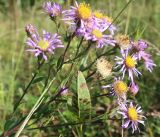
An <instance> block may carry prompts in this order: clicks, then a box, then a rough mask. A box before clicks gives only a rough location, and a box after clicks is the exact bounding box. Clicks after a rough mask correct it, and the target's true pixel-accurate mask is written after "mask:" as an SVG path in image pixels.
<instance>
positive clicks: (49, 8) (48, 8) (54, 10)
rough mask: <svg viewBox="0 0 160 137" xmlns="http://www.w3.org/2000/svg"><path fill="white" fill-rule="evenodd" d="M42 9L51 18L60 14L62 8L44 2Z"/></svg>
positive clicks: (56, 4)
mask: <svg viewBox="0 0 160 137" xmlns="http://www.w3.org/2000/svg"><path fill="white" fill-rule="evenodd" d="M43 9H44V11H45V12H46V13H47V14H48V15H49V16H50V17H51V18H54V17H57V16H59V15H60V14H61V13H62V7H61V6H60V5H59V4H58V3H52V2H45V3H44V4H43Z"/></svg>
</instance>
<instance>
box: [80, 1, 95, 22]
mask: <svg viewBox="0 0 160 137" xmlns="http://www.w3.org/2000/svg"><path fill="white" fill-rule="evenodd" d="M91 15H92V11H91V8H90V6H89V5H88V4H86V3H81V4H80V5H79V6H78V16H79V18H81V19H84V20H86V19H88V18H89V17H91Z"/></svg>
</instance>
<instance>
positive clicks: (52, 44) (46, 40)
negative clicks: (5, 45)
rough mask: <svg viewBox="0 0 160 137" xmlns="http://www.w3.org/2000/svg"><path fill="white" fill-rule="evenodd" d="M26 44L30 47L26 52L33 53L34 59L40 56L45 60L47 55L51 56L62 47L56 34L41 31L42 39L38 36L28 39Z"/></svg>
mask: <svg viewBox="0 0 160 137" xmlns="http://www.w3.org/2000/svg"><path fill="white" fill-rule="evenodd" d="M26 44H27V45H28V46H30V47H31V48H30V49H28V50H27V51H30V52H33V53H34V54H35V56H36V57H37V56H39V55H42V56H43V58H44V59H45V60H47V53H51V54H53V53H54V50H55V49H56V48H61V47H63V45H62V42H61V40H60V36H59V35H58V34H51V33H49V32H46V31H43V35H42V37H41V36H39V34H38V35H36V34H35V35H34V37H29V38H28V39H27V42H26Z"/></svg>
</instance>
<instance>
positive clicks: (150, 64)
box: [141, 51, 156, 72]
mask: <svg viewBox="0 0 160 137" xmlns="http://www.w3.org/2000/svg"><path fill="white" fill-rule="evenodd" d="M141 54H142V51H141ZM142 59H143V61H144V65H145V67H146V69H147V70H149V71H150V72H152V70H153V67H155V66H156V64H154V62H153V60H152V59H151V55H150V54H148V53H145V52H143V56H142Z"/></svg>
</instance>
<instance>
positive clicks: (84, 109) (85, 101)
mask: <svg viewBox="0 0 160 137" xmlns="http://www.w3.org/2000/svg"><path fill="white" fill-rule="evenodd" d="M77 84H78V86H77V91H78V107H79V117H80V118H82V116H83V118H84V117H86V116H89V117H90V115H91V97H90V92H89V90H88V87H87V84H86V80H85V78H84V76H83V73H82V72H81V71H78V82H77Z"/></svg>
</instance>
